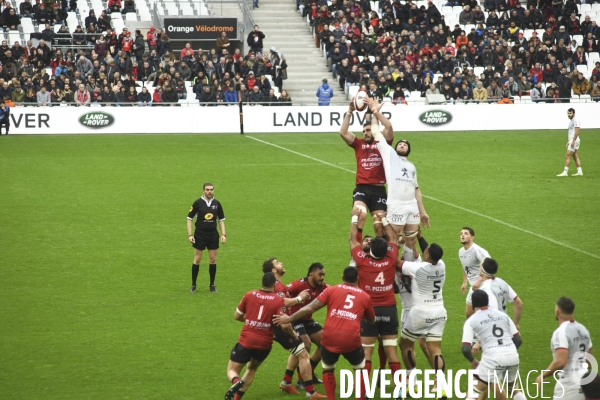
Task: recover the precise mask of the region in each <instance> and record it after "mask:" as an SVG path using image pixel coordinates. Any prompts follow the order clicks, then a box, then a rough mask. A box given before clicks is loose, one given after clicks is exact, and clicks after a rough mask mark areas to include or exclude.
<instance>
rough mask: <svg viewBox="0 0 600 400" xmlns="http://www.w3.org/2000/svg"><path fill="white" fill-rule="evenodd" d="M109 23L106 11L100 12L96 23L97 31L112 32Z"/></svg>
mask: <svg viewBox="0 0 600 400" xmlns="http://www.w3.org/2000/svg"><path fill="white" fill-rule="evenodd" d="M110 21H111V20H110V17H109V16H108V14H107V13H106V10H102V13H101V14H100V18H98V22H97V23H96V26H97V27H98V30H99V31H109V30H112V28H111V22H110Z"/></svg>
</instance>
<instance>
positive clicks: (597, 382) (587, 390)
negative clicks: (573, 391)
mask: <svg viewBox="0 0 600 400" xmlns="http://www.w3.org/2000/svg"><path fill="white" fill-rule="evenodd" d="M591 374H592V372H591V371H588V372H586V373H585V375H583V377H582V380H585V381H589V380H590V377H589V376H590V375H591ZM594 375H595V377H594V378H593V379H592V381H591V382H589V383H586V384H584V385H581V390H582V391H583V394H584V395H585V398H586V399H600V376H599V375H598V374H594Z"/></svg>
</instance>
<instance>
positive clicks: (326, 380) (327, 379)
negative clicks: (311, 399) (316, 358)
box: [323, 371, 337, 400]
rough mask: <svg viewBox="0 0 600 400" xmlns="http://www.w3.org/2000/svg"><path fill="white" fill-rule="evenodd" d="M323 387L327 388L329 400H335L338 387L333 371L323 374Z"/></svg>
mask: <svg viewBox="0 0 600 400" xmlns="http://www.w3.org/2000/svg"><path fill="white" fill-rule="evenodd" d="M323 386H325V393H326V394H327V400H335V387H336V386H337V383H336V381H335V374H334V373H333V371H326V372H323Z"/></svg>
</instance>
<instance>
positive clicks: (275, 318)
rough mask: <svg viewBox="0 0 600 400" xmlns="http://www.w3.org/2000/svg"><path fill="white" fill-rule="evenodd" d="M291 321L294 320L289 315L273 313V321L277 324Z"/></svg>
mask: <svg viewBox="0 0 600 400" xmlns="http://www.w3.org/2000/svg"><path fill="white" fill-rule="evenodd" d="M290 322H292V319H291V318H290V316H289V315H284V314H281V315H273V323H274V324H275V325H285V324H289V323H290Z"/></svg>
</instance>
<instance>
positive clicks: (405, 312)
mask: <svg viewBox="0 0 600 400" xmlns="http://www.w3.org/2000/svg"><path fill="white" fill-rule="evenodd" d="M409 312H410V310H405V309H404V308H403V309H402V313H400V329H404V325H406V320H407V319H408V313H409Z"/></svg>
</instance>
